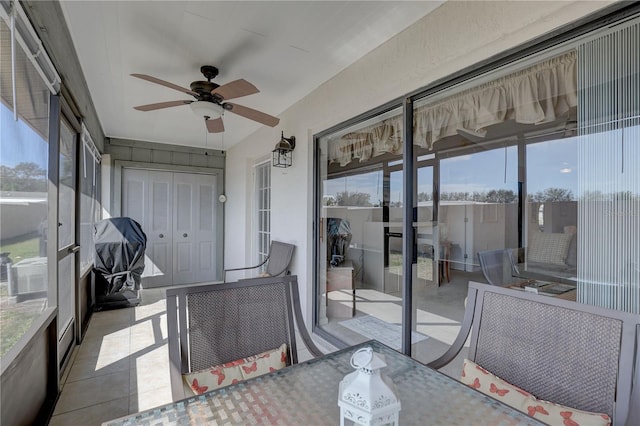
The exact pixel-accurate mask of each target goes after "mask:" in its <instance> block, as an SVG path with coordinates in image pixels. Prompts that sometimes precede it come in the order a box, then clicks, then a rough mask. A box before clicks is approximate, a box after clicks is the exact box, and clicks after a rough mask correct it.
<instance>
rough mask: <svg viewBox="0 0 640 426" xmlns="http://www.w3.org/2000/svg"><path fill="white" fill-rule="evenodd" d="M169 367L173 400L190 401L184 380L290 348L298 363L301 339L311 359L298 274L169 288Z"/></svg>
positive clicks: (292, 360) (312, 349)
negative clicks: (229, 364) (235, 362)
mask: <svg viewBox="0 0 640 426" xmlns="http://www.w3.org/2000/svg"><path fill="white" fill-rule="evenodd" d="M167 330H168V346H169V368H170V377H171V394H172V396H173V400H174V401H176V400H178V399H183V398H185V397H187V396H188V394H187V393H186V392H185V386H186V384H183V378H182V375H183V374H186V373H191V372H195V371H199V370H202V369H206V368H210V367H213V366H216V365H220V364H224V363H228V362H232V361H235V360H238V359H241V358H246V357H249V356H253V355H256V354H259V353H262V352H265V351H269V350H273V349H274V348H278V347H280V346H281V345H282V344H283V343H286V344H287V352H288V353H287V365H291V364H296V363H297V362H298V346H297V341H296V336H299V337H300V338H301V339H302V341H303V343H304V346H305V347H306V348H307V350H308V351H309V352H310V353H311V355H312V356H314V357H317V356H321V355H323V354H322V352H321V351H320V350H319V349H318V348H317V347H316V345H315V344H314V342H313V341H312V340H311V336H310V335H309V333H308V331H307V329H306V327H305V325H304V321H303V319H302V311H301V309H300V296H299V292H298V279H297V277H296V276H295V275H287V276H282V277H270V278H253V279H247V280H241V281H238V282H233V283H224V284H210V285H192V286H180V287H177V288H173V289H167Z"/></svg>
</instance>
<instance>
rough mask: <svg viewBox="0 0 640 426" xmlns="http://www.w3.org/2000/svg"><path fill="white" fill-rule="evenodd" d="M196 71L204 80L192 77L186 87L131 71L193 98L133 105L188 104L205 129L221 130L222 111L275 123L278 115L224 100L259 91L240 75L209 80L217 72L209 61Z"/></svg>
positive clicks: (149, 107)
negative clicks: (222, 81)
mask: <svg viewBox="0 0 640 426" xmlns="http://www.w3.org/2000/svg"><path fill="white" fill-rule="evenodd" d="M200 72H202V74H203V75H204V77H205V78H206V79H207V81H194V82H193V83H191V85H190V89H187V88H186V87H181V86H178V85H176V84H173V83H169V82H168V81H164V80H161V79H159V78H156V77H152V76H150V75H147V74H131V75H132V76H133V77H137V78H140V79H142V80H146V81H150V82H152V83H156V84H159V85H161V86H165V87H168V88H170V89H174V90H177V91H179V92H182V93H186V94H188V95H191V96H193V97H194V98H195V100H194V101H192V100H183V101H167V102H159V103H155V104H147V105H139V106H136V107H133V108H134V109H137V110H138V111H153V110H156V109H162V108H169V107H175V106H180V105H189V106H190V107H191V109H192V110H193V112H194V113H196V115H198V116H200V117H204V119H205V124H206V126H207V130H208V131H209V133H220V132H224V123H223V122H222V114H223V113H224V112H225V111H229V112H232V113H234V114H237V115H239V116H242V117H245V118H248V119H249V120H253V121H257V122H258V123H262V124H265V125H267V126H271V127H275V126H276V125H277V124H278V123H279V122H280V119H279V118H277V117H273V116H271V115H269V114H265V113H264V112H261V111H258V110H255V109H252V108H248V107H246V106H242V105H238V104H235V103H232V102H227V101H228V100H229V99H234V98H239V97H242V96H247V95H252V94H254V93H258V92H260V91H259V90H258V89H257V88H256V87H255V86H254V85H253V84H251V83H249V82H248V81H247V80H245V79H242V78H241V79H239V80H234V81H232V82H230V83H227V84H223V85H222V86H220V85H218V84H216V83H213V82H212V81H211V80H212V79H213V78H214V77H215V76H217V75H218V68H216V67H214V66H211V65H204V66H202V67H201V68H200Z"/></svg>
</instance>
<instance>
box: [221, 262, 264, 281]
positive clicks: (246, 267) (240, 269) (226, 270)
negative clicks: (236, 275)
mask: <svg viewBox="0 0 640 426" xmlns="http://www.w3.org/2000/svg"><path fill="white" fill-rule="evenodd" d="M268 261H269V256H267V257H266V258H265V259H264V261H263V262H262V263H260V264H259V265H256V266H245V267H243V268H232V269H225V270H223V271H222V281H224V282H226V281H227V272H231V271H244V270H247V269H256V268H259V267H261V266H262V265H264V264H265V263H267V262H268Z"/></svg>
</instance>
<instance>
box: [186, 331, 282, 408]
mask: <svg viewBox="0 0 640 426" xmlns="http://www.w3.org/2000/svg"><path fill="white" fill-rule="evenodd" d="M286 365H287V345H286V344H285V343H283V344H282V345H281V346H280V347H279V348H276V349H272V350H269V351H265V352H262V353H259V354H257V355H253V356H249V357H247V358H241V359H238V360H235V361H231V362H227V363H225V364H221V365H215V366H213V367H210V368H205V369H202V370H198V371H193V372H191V373H185V374H183V375H182V377H183V379H184V381H185V382H186V384H187V385H188V386H189V387H190V388H191V390H192V391H193V392H194V393H195V394H196V395H200V394H202V393H204V392H207V391H211V390H214V389H219V388H221V387H224V386H229V385H232V384H234V383H237V382H241V381H243V380H246V379H249V378H252V377H257V376H261V375H263V374H266V373H270V372H272V371H276V370H279V369H281V368H283V367H285V366H286Z"/></svg>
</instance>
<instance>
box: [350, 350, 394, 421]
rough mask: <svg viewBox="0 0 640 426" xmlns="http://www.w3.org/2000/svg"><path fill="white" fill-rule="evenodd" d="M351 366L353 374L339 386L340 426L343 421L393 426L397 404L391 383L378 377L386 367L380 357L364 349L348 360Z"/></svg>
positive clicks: (381, 376) (380, 376) (382, 376)
mask: <svg viewBox="0 0 640 426" xmlns="http://www.w3.org/2000/svg"><path fill="white" fill-rule="evenodd" d="M351 366H352V367H353V368H355V369H356V371H354V372H353V373H349V374H347V375H346V376H345V377H344V379H342V381H341V382H340V388H339V394H338V398H339V400H338V406H340V426H344V424H345V420H350V421H352V422H353V423H355V424H358V425H385V424H392V425H397V424H398V415H399V414H400V400H399V399H398V396H397V395H398V392H397V390H396V387H395V385H394V384H393V382H392V381H391V379H390V378H389V377H387V376H385V375H384V374H381V373H380V369H381V368H383V367H386V366H387V364H386V363H385V358H384V355H381V354H378V353H376V352H374V351H373V349H371V348H370V347H365V348H362V349H359V350H357V351H356V352H355V353H354V354H353V355H352V356H351Z"/></svg>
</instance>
